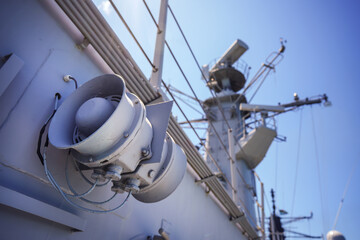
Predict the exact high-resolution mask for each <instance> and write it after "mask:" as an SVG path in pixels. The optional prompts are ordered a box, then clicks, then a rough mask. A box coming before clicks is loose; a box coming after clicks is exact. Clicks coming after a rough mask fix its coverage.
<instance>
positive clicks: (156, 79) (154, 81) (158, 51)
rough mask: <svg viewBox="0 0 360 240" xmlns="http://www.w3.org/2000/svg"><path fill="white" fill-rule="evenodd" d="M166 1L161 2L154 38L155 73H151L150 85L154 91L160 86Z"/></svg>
mask: <svg viewBox="0 0 360 240" xmlns="http://www.w3.org/2000/svg"><path fill="white" fill-rule="evenodd" d="M167 6H168V0H161V5H160V13H159V23H158V32H157V36H156V43H155V52H154V61H153V65H154V66H155V67H156V69H157V71H153V72H152V73H151V78H150V83H151V85H153V87H154V88H155V89H159V88H160V86H161V79H162V70H163V62H164V47H165V32H166V17H167Z"/></svg>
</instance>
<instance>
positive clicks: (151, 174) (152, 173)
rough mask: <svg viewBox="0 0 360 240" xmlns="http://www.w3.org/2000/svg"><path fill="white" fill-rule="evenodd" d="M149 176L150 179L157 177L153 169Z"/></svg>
mask: <svg viewBox="0 0 360 240" xmlns="http://www.w3.org/2000/svg"><path fill="white" fill-rule="evenodd" d="M148 176H149V178H153V177H155V171H154V170H152V169H151V170H150V171H149V172H148Z"/></svg>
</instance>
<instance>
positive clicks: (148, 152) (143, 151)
mask: <svg viewBox="0 0 360 240" xmlns="http://www.w3.org/2000/svg"><path fill="white" fill-rule="evenodd" d="M141 153H142V155H143V156H144V157H146V156H148V155H149V154H150V151H149V150H148V149H147V148H143V149H141Z"/></svg>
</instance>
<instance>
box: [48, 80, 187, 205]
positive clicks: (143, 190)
mask: <svg viewBox="0 0 360 240" xmlns="http://www.w3.org/2000/svg"><path fill="white" fill-rule="evenodd" d="M171 106H172V102H165V103H160V104H155V105H151V106H146V107H145V106H144V104H143V103H142V102H141V100H140V99H139V98H138V97H137V96H136V95H134V94H131V93H129V92H127V91H126V86H125V82H124V80H123V79H122V78H121V77H120V76H119V75H115V74H106V75H102V76H99V77H96V78H94V79H92V80H90V81H88V82H86V83H85V84H83V85H82V86H81V87H79V88H78V89H77V90H76V91H75V92H74V93H72V94H71V95H70V96H69V97H68V98H67V99H66V100H65V101H64V102H63V103H62V105H61V106H60V107H59V109H58V110H57V112H56V113H55V115H54V117H53V119H52V122H51V124H50V127H49V140H50V143H51V144H52V145H53V146H54V147H56V148H59V149H71V153H72V155H73V157H74V158H75V159H76V160H77V161H78V162H79V163H80V164H82V165H85V166H87V167H89V168H91V169H94V173H93V176H92V177H93V178H95V179H99V180H106V179H111V181H112V182H113V187H112V190H113V191H116V192H123V191H132V193H133V195H134V197H135V198H136V199H138V200H139V201H143V202H155V201H159V200H161V199H163V198H165V197H166V196H168V195H169V194H170V193H171V192H172V191H174V190H175V188H176V187H177V186H178V185H179V183H180V182H181V179H182V178H183V175H184V173H185V169H186V157H185V154H184V152H183V151H182V150H181V148H180V147H179V146H178V145H176V144H175V143H174V141H173V140H172V138H171V137H170V136H168V135H167V136H166V137H165V135H166V129H167V125H168V120H169V117H170V111H171Z"/></svg>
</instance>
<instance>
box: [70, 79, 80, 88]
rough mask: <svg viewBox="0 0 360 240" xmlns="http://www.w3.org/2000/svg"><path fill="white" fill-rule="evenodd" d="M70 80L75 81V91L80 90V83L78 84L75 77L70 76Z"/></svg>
mask: <svg viewBox="0 0 360 240" xmlns="http://www.w3.org/2000/svg"><path fill="white" fill-rule="evenodd" d="M69 78H70V79H71V80H73V81H74V83H75V89H78V83H77V81H76V79H75V78H74V77H72V76H69Z"/></svg>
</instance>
